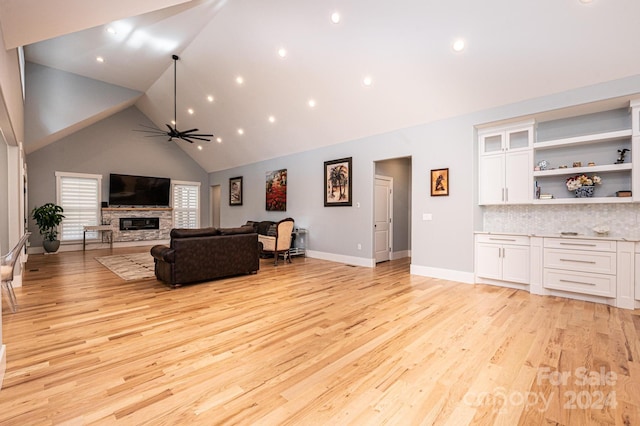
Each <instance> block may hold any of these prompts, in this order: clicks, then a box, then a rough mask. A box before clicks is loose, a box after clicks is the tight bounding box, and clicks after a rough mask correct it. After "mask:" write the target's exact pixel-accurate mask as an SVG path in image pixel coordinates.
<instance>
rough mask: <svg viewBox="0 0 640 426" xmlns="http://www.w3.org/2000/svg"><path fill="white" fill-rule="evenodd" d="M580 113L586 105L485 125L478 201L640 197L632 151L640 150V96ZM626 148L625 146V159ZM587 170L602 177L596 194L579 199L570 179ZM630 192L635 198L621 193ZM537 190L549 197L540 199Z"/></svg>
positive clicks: (638, 174)
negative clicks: (622, 152) (623, 151)
mask: <svg viewBox="0 0 640 426" xmlns="http://www.w3.org/2000/svg"><path fill="white" fill-rule="evenodd" d="M581 111H584V108H582V109H576V110H575V113H572V112H571V111H570V110H569V111H563V112H562V113H561V114H559V116H558V117H556V116H555V115H554V114H552V113H546V114H540V116H539V117H537V118H536V119H535V120H531V121H528V122H518V123H512V124H509V125H500V126H489V127H480V128H479V130H478V147H479V149H478V153H479V155H478V171H479V179H478V204H479V205H497V204H585V203H631V202H638V201H640V171H638V170H635V171H634V164H635V163H634V161H633V159H634V156H633V154H634V153H639V152H640V99H639V100H634V101H631V102H627V104H626V105H622V104H615V105H613V106H611V105H610V106H609V107H608V109H607V108H604V107H603V109H600V110H598V109H597V108H596V111H595V112H594V111H593V110H592V109H590V110H588V111H589V112H588V113H582V114H580V112H581ZM621 150H626V154H625V155H624V159H623V161H622V162H620V161H619V158H620V153H619V152H620V151H621ZM636 163H637V162H636ZM590 164H591V165H590ZM536 166H541V167H536ZM582 174H585V175H587V176H589V177H591V176H593V175H597V176H598V177H600V178H601V179H602V183H601V184H598V185H595V191H594V196H593V197H590V198H577V197H576V196H575V194H574V192H573V191H569V190H568V189H567V186H566V181H567V179H568V178H571V177H573V176H577V175H582ZM634 189H635V190H634ZM629 191H631V194H632V196H631V197H623V196H621V195H623V194H624V193H625V192H629ZM538 194H543V195H547V197H544V196H543V198H541V199H538V197H537V195H538ZM548 197H552V198H548Z"/></svg>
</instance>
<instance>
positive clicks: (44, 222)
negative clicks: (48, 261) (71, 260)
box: [31, 203, 64, 253]
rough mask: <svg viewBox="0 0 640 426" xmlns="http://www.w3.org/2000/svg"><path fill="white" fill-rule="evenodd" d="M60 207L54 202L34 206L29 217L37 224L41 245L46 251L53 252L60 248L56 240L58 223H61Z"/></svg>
mask: <svg viewBox="0 0 640 426" xmlns="http://www.w3.org/2000/svg"><path fill="white" fill-rule="evenodd" d="M63 211H64V210H63V209H62V207H60V206H58V205H56V204H54V203H46V204H43V205H42V206H40V207H35V208H34V209H33V211H32V212H31V217H33V220H35V221H36V224H38V229H39V230H40V235H42V237H43V238H44V239H43V240H42V247H44V250H45V251H46V252H47V253H54V252H56V251H57V250H58V248H60V240H58V229H57V228H58V225H60V224H61V223H62V219H64V215H63V214H62V212H63Z"/></svg>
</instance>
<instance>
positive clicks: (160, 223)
mask: <svg viewBox="0 0 640 426" xmlns="http://www.w3.org/2000/svg"><path fill="white" fill-rule="evenodd" d="M171 212H172V209H171V208H164V207H158V208H144V207H107V208H103V209H102V223H103V224H105V225H111V231H113V241H115V242H125V241H127V242H130V241H154V240H168V239H169V233H170V232H171V227H172V224H173V220H172V214H171Z"/></svg>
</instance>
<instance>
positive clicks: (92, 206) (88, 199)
mask: <svg viewBox="0 0 640 426" xmlns="http://www.w3.org/2000/svg"><path fill="white" fill-rule="evenodd" d="M56 177H57V181H58V204H59V205H60V206H61V207H62V209H63V210H64V211H63V213H62V214H63V215H64V219H63V220H62V224H61V225H60V227H59V228H58V233H59V235H58V238H59V239H60V241H74V240H81V239H82V237H83V232H84V227H85V226H88V225H98V224H99V223H100V222H101V212H100V186H101V178H102V176H99V175H81V174H77V173H56ZM87 238H96V233H95V232H94V233H91V234H89V233H87Z"/></svg>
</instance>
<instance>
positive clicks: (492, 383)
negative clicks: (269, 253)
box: [0, 248, 640, 425]
mask: <svg viewBox="0 0 640 426" xmlns="http://www.w3.org/2000/svg"><path fill="white" fill-rule="evenodd" d="M145 250H146V249H142V248H129V249H114V250H113V252H114V253H123V252H134V251H137V252H140V251H145ZM110 253H111V252H110V251H109V250H93V251H87V252H86V253H82V252H69V253H59V254H56V255H51V256H43V255H31V256H30V257H29V262H28V264H27V271H26V272H25V280H24V286H23V287H22V288H19V289H16V293H17V297H18V301H19V303H20V311H19V312H18V313H16V314H11V313H9V312H8V309H4V310H3V318H2V320H3V332H4V336H3V340H4V343H5V344H6V346H7V351H8V360H7V371H6V375H5V379H4V384H3V387H2V390H1V391H0V424H2V425H47V424H66V425H78V424H104V425H111V424H126V425H143V424H152V425H177V424H189V425H192V424H202V425H212V424H252V425H253V424H261V425H320V424H327V425H339V424H357V425H379V424H398V425H414V424H416V425H417V424H421V425H431V424H451V425H465V424H479V425H480V424H482V425H493V424H502V425H515V424H522V425H539V424H560V425H589V424H594V425H596V424H597V425H609V424H610V425H639V424H640V412H639V410H640V408H639V407H640V363H639V360H640V312H639V311H628V310H620V309H616V308H612V307H608V306H604V305H597V304H593V303H586V302H580V301H574V300H568V299H562V298H553V297H539V296H533V295H530V294H528V293H526V292H523V291H517V290H511V289H506V288H499V287H491V286H481V285H477V286H472V285H468V284H460V283H455V282H449V281H444V280H437V279H430V278H425V277H418V276H411V275H409V273H408V270H409V261H408V260H399V261H392V262H387V263H384V264H380V265H378V266H377V267H376V268H364V267H353V266H348V265H344V264H339V263H332V262H327V261H321V260H316V259H304V258H295V259H294V261H293V263H292V264H284V263H281V264H280V265H279V266H277V267H274V266H273V265H272V263H271V262H270V261H263V262H262V264H261V269H260V271H259V272H258V274H256V275H250V276H240V277H234V278H230V279H223V280H218V281H213V282H208V283H202V284H197V285H191V286H185V287H182V288H179V289H175V290H172V289H169V288H168V287H167V286H165V285H164V284H162V283H160V282H158V281H156V280H155V279H145V280H139V281H124V280H122V279H120V278H118V277H117V276H116V275H115V274H113V273H112V272H110V271H109V270H107V269H106V268H104V267H103V266H102V265H101V264H99V263H98V262H97V261H96V260H95V259H94V258H95V257H96V256H102V255H108V254H110ZM5 306H6V305H5Z"/></svg>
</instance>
